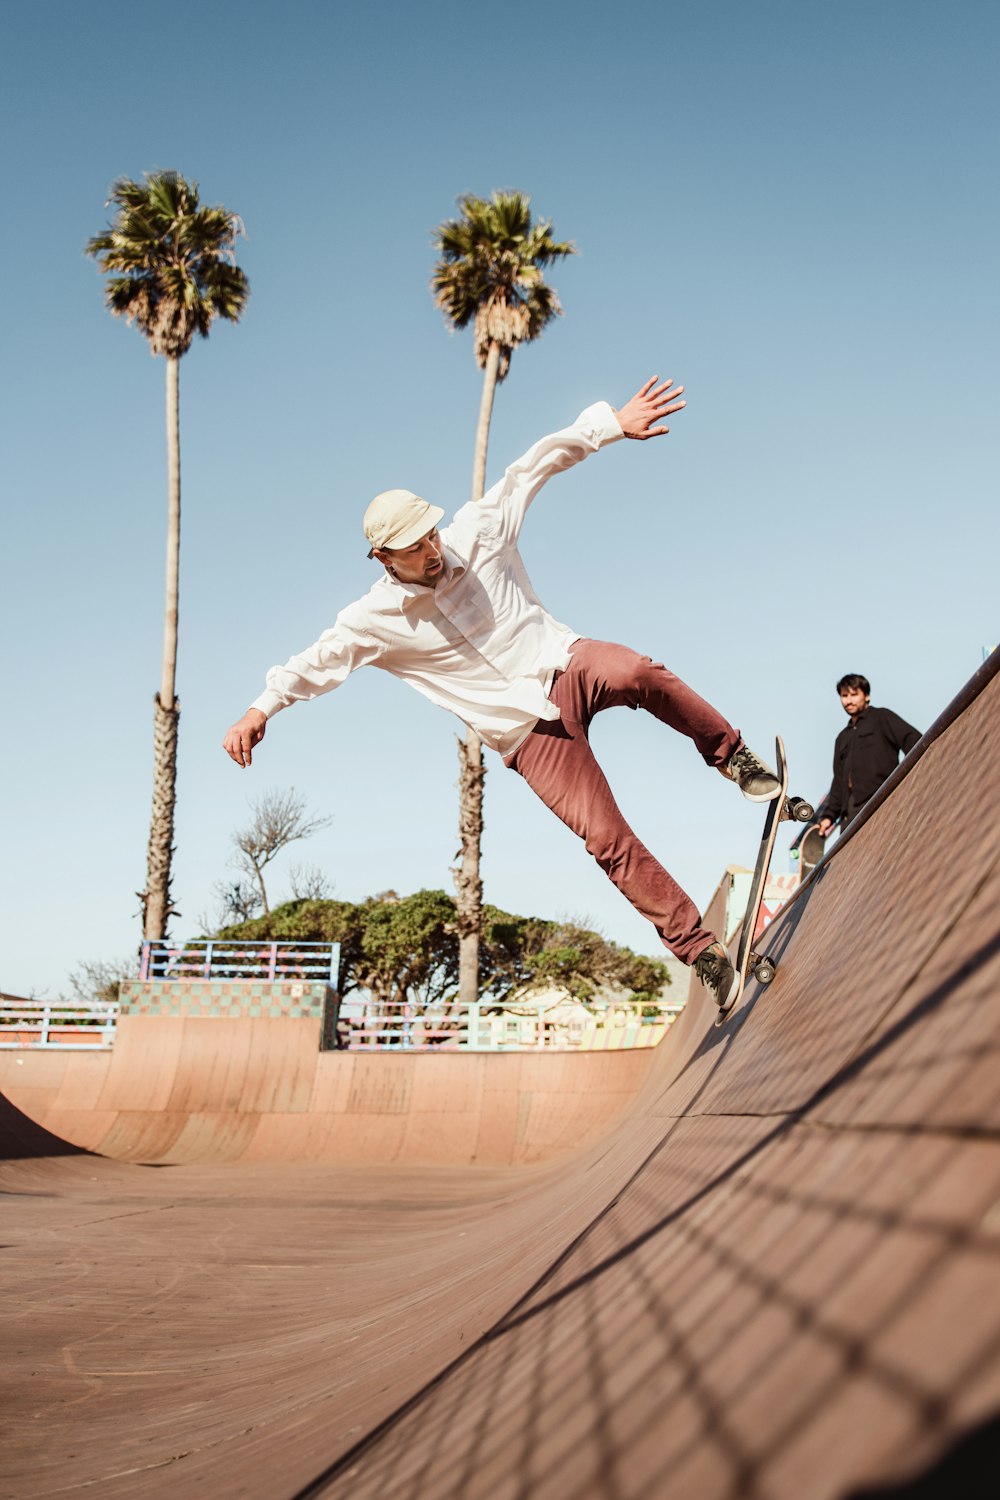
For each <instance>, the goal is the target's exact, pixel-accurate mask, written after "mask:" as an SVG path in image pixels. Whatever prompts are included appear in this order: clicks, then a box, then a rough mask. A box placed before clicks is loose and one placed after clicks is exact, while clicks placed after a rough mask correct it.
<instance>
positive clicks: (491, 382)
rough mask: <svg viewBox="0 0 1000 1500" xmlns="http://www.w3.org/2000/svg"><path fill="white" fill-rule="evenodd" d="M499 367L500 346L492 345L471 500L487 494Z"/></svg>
mask: <svg viewBox="0 0 1000 1500" xmlns="http://www.w3.org/2000/svg"><path fill="white" fill-rule="evenodd" d="M499 366H500V345H499V344H497V343H491V344H490V347H489V351H488V352H487V355H486V368H485V369H484V371H483V395H482V400H481V401H480V403H479V426H478V427H477V428H476V453H475V457H474V459H473V461H472V494H471V495H470V496H469V498H470V500H481V499H482V498H483V495H484V494H485V492H486V450H487V448H488V447H489V445H490V421H491V419H492V416H493V397H494V396H495V395H496V389H497V370H498V368H499Z"/></svg>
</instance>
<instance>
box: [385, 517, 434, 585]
mask: <svg viewBox="0 0 1000 1500" xmlns="http://www.w3.org/2000/svg"><path fill="white" fill-rule="evenodd" d="M375 556H376V557H377V558H378V560H379V562H380V563H384V564H385V566H386V567H387V568H388V569H389V571H390V573H392V574H393V575H394V576H395V577H396V578H398V579H399V581H400V583H423V584H425V585H426V586H427V587H428V588H434V587H435V585H436V584H437V582H438V580H439V579H440V578H441V575H442V574H443V572H444V563H443V561H442V559H441V538H440V537H439V536H438V530H437V527H436V526H435V528H434V530H433V531H429V532H428V533H427V535H426V536H422V537H421V538H420V540H419V542H414V543H413V546H412V547H403V548H399V549H397V548H395V547H377V548H376V549H375Z"/></svg>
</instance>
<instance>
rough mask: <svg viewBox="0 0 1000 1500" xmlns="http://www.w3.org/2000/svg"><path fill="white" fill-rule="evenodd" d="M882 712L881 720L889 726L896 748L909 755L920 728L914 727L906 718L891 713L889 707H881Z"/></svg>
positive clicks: (917, 738)
mask: <svg viewBox="0 0 1000 1500" xmlns="http://www.w3.org/2000/svg"><path fill="white" fill-rule="evenodd" d="M882 714H883V722H884V723H885V724H887V725H888V727H889V730H890V733H891V735H892V738H893V740H894V741H895V744H896V749H897V750H901V751H902V753H903V754H904V755H909V753H910V751H911V750H912V749H913V747H914V745H915V744H916V743H917V741H918V740H919V738H920V730H919V729H914V727H913V725H912V724H907V722H906V720H905V719H903V718H900V716H899V714H896V713H893V711H892V709H891V708H883V710H882Z"/></svg>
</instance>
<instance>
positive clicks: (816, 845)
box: [799, 823, 826, 880]
mask: <svg viewBox="0 0 1000 1500" xmlns="http://www.w3.org/2000/svg"><path fill="white" fill-rule="evenodd" d="M825 845H826V839H825V838H824V836H823V835H822V834H821V833H820V831H819V824H818V823H811V824H810V825H809V827H808V828H807V829H806V831H805V833H804V834H803V835H802V838H801V839H800V840H799V880H805V878H806V876H807V875H811V874H812V872H813V870H815V868H816V866H817V865H818V864H819V862H820V860H821V859H822V858H823V849H824V847H825Z"/></svg>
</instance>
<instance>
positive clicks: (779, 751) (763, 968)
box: [715, 735, 815, 1026]
mask: <svg viewBox="0 0 1000 1500" xmlns="http://www.w3.org/2000/svg"><path fill="white" fill-rule="evenodd" d="M774 757H775V769H776V773H777V777H778V780H779V781H780V782H781V792H780V793H779V795H778V796H777V797H775V798H774V800H773V801H771V802H769V803H768V804H767V817H766V818H765V819H764V832H763V834H762V836H761V840H760V849H759V850H758V853H757V863H756V865H755V866H754V872H753V879H752V880H751V882H750V896H749V899H748V901H747V909H746V913H745V915H744V917H743V925H742V927H741V928H740V941H739V946H738V948H737V950H736V963H735V965H734V967H735V969H736V972H737V974H738V975H739V983H738V985H737V986H736V990H735V992H734V994H733V995H732V996H731V997H730V999H729V1001H728V1002H727V1004H726V1006H725V1009H720V1011H719V1015H718V1019H717V1020H716V1023H715V1024H716V1026H723V1025H725V1023H726V1021H728V1019H729V1017H730V1016H731V1015H732V1013H733V1010H734V1008H735V1006H736V1004H737V1001H738V1000H739V998H740V996H741V995H742V994H743V990H744V988H745V986H746V982H747V975H748V974H749V973H750V971H751V970H752V971H753V977H754V978H755V979H756V980H757V983H758V984H770V983H771V980H772V979H773V978H774V973H775V968H776V965H775V962H774V960H773V959H771V958H767V957H765V955H764V954H762V953H758V952H756V950H755V948H754V933H755V931H756V929H757V918H758V916H759V915H760V905H761V902H762V901H763V899H764V887H765V885H766V884H767V872H768V870H769V869H770V867H771V854H772V853H773V851H774V840H775V838H776V836H777V832H778V824H779V823H784V822H786V821H787V820H788V819H789V818H792V819H794V820H795V821H796V822H797V823H811V822H812V820H813V817H814V815H815V814H814V810H813V807H812V805H811V803H809V802H806V801H805V799H804V798H802V797H789V795H788V761H787V760H786V759H785V746H784V742H783V741H782V739H781V736H780V735H779V736H778V738H777V739H776V740H775V742H774Z"/></svg>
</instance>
